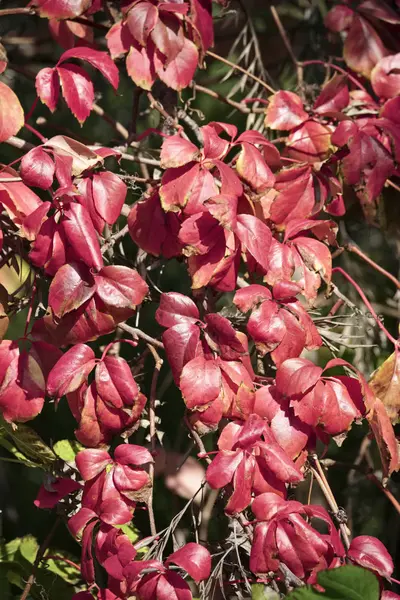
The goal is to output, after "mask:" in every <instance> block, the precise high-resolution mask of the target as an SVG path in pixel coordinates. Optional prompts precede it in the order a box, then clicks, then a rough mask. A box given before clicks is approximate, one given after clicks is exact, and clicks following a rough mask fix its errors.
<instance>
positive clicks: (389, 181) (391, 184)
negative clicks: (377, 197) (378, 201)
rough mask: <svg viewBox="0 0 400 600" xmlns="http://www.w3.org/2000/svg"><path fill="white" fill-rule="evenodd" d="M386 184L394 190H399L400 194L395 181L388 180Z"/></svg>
mask: <svg viewBox="0 0 400 600" xmlns="http://www.w3.org/2000/svg"><path fill="white" fill-rule="evenodd" d="M386 183H387V184H388V185H390V186H391V187H392V188H393V189H395V190H397V191H398V192H400V187H399V186H398V185H396V184H395V183H394V182H393V181H391V180H390V179H387V180H386Z"/></svg>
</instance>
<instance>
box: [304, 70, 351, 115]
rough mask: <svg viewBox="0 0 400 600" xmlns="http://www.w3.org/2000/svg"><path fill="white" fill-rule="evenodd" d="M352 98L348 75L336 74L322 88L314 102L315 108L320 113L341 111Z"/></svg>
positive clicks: (327, 113) (328, 113)
mask: <svg viewBox="0 0 400 600" xmlns="http://www.w3.org/2000/svg"><path fill="white" fill-rule="evenodd" d="M349 100H350V94H349V88H348V86H347V77H346V75H334V76H333V77H332V79H331V80H330V81H328V83H327V84H326V85H325V86H324V87H323V88H322V91H321V93H320V94H319V96H318V98H317V99H316V101H315V102H314V106H313V110H314V112H316V113H317V114H319V115H330V114H335V113H339V112H341V111H342V110H343V109H344V108H346V106H347V105H348V103H349Z"/></svg>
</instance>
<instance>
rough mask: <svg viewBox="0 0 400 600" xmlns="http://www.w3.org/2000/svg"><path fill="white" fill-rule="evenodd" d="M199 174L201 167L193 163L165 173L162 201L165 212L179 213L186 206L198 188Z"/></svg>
mask: <svg viewBox="0 0 400 600" xmlns="http://www.w3.org/2000/svg"><path fill="white" fill-rule="evenodd" d="M199 172H200V165H199V164H198V163H193V162H191V163H188V164H186V165H183V166H182V167H177V168H176V169H167V170H166V171H165V172H164V174H163V176H162V179H161V187H160V199H161V204H162V207H163V209H164V210H165V211H169V210H172V211H175V212H177V211H178V210H179V209H180V208H184V207H185V206H186V204H187V203H188V200H189V198H190V197H191V195H192V191H193V189H194V188H195V187H196V183H197V179H198V176H199Z"/></svg>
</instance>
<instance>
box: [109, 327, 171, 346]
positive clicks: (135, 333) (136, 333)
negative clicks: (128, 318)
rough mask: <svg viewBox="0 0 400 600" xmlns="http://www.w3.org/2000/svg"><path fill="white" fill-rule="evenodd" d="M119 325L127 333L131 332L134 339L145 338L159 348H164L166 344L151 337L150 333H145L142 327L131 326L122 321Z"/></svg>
mask: <svg viewBox="0 0 400 600" xmlns="http://www.w3.org/2000/svg"><path fill="white" fill-rule="evenodd" d="M118 327H119V328H120V329H123V330H124V331H126V332H127V333H130V334H131V336H132V337H133V339H135V340H137V339H139V338H140V339H142V340H144V341H145V342H147V343H148V344H152V345H153V346H156V347H157V348H161V349H164V344H163V343H162V342H159V341H158V340H156V339H155V338H153V337H151V336H150V335H147V333H144V331H142V330H141V329H137V328H136V327H131V326H130V325H127V324H126V323H120V324H119V325H118Z"/></svg>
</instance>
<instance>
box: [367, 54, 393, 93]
mask: <svg viewBox="0 0 400 600" xmlns="http://www.w3.org/2000/svg"><path fill="white" fill-rule="evenodd" d="M371 84H372V87H373V88H374V92H375V94H376V95H377V96H379V97H381V98H394V97H395V96H398V95H399V94H400V53H399V54H393V55H391V56H385V57H384V58H381V60H380V61H379V62H378V63H377V64H376V65H375V67H374V69H373V70H372V73H371Z"/></svg>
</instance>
